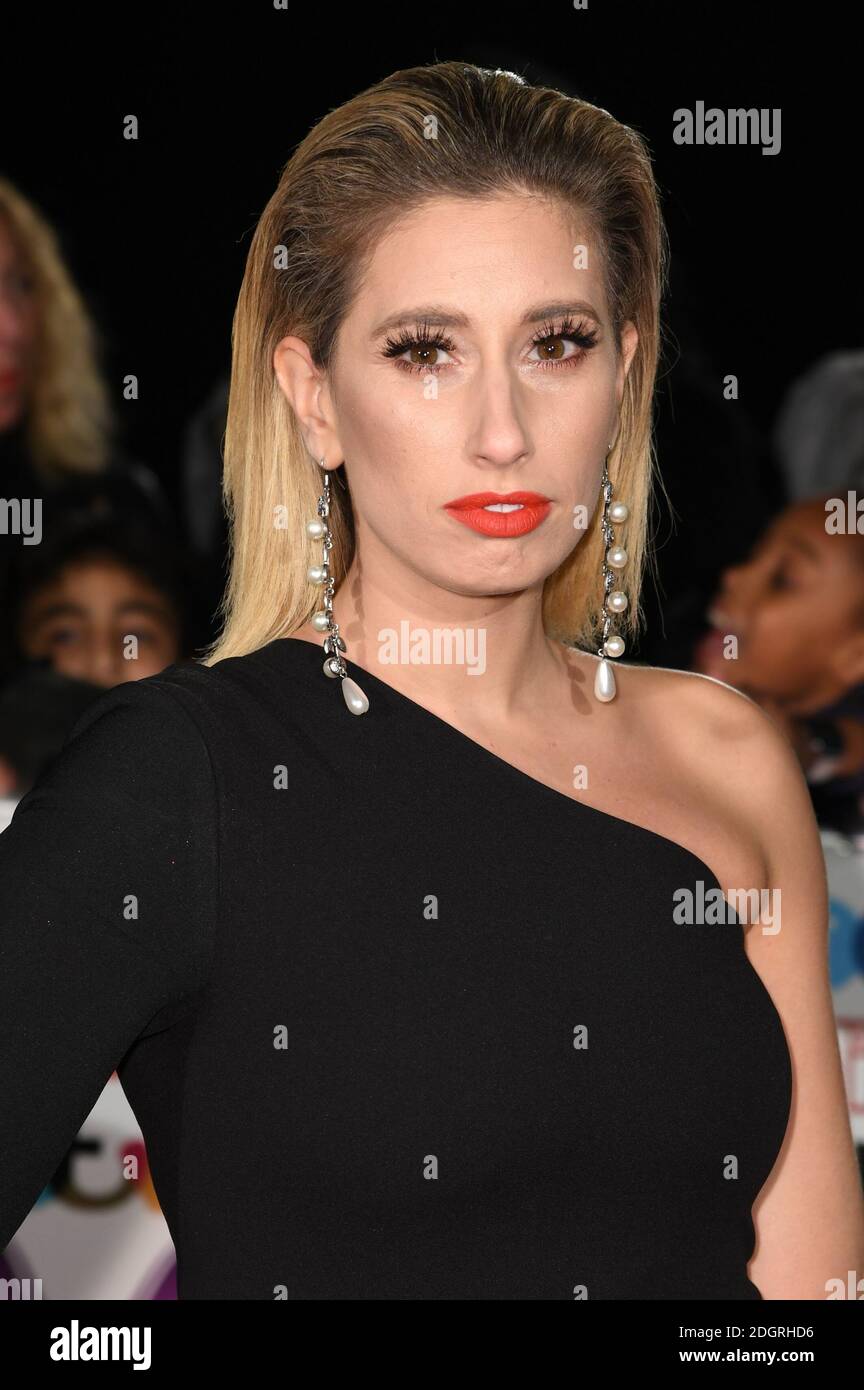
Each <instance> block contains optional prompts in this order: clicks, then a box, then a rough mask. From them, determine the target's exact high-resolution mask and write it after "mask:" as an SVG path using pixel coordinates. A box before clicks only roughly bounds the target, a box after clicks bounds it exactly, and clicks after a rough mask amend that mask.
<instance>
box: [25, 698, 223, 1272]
mask: <svg viewBox="0 0 864 1390" xmlns="http://www.w3.org/2000/svg"><path fill="white" fill-rule="evenodd" d="M215 891H216V846H215V801H214V795H213V778H212V770H211V768H210V761H209V756H208V754H207V750H206V747H205V745H204V743H203V741H202V738H201V735H200V733H199V732H198V727H197V724H196V723H195V721H194V720H193V719H192V718H191V717H190V716H189V715H188V714H187V713H186V712H185V710H184V708H183V706H182V704H181V703H180V698H179V697H178V696H177V695H176V694H175V693H173V691H172V690H170V689H169V688H168V686H167V684H166V683H165V681H164V673H163V676H162V677H152V678H150V679H149V680H146V681H138V682H131V683H129V684H127V685H121V686H116V687H115V688H114V689H113V690H111V691H109V692H106V694H105V695H103V696H100V697H99V698H98V699H97V700H96V702H95V704H94V705H92V706H89V707H88V709H87V710H86V711H85V713H84V715H82V716H81V718H80V719H79V720H78V722H77V724H76V725H75V728H74V729H73V731H72V735H71V736H70V739H69V740H68V741H67V744H66V746H65V748H64V750H63V751H62V753H61V754H60V756H59V758H57V759H56V760H55V762H54V764H53V765H52V766H51V767H50V768H49V769H48V770H47V771H46V772H45V773H43V775H42V776H41V777H40V779H39V781H38V782H37V784H36V786H35V787H34V788H33V789H32V790H31V791H30V792H28V793H27V795H26V796H25V797H24V798H23V799H22V800H21V802H20V803H19V805H18V806H17V807H16V809H15V814H14V815H13V818H12V821H11V823H10V825H9V826H8V827H7V829H6V830H5V831H3V833H2V834H0V1250H2V1249H3V1248H4V1247H5V1246H6V1245H7V1244H8V1242H9V1241H10V1240H11V1239H12V1237H13V1236H14V1235H15V1232H16V1231H17V1229H18V1227H19V1226H20V1224H21V1222H22V1221H23V1220H24V1219H25V1217H26V1216H27V1214H28V1213H29V1211H30V1209H31V1207H32V1206H33V1204H34V1203H35V1201H36V1199H37V1198H38V1196H39V1194H40V1193H41V1191H42V1190H43V1188H44V1187H45V1185H46V1184H47V1183H48V1182H49V1181H50V1179H51V1177H52V1176H53V1174H54V1172H55V1170H56V1168H57V1166H58V1165H59V1163H60V1161H61V1160H62V1158H63V1156H64V1154H65V1153H66V1151H67V1149H68V1148H69V1146H70V1144H71V1143H72V1142H73V1140H74V1138H75V1136H76V1134H77V1132H78V1130H79V1128H80V1126H81V1124H82V1123H83V1122H84V1120H85V1119H86V1118H87V1116H88V1114H89V1113H90V1110H91V1109H92V1107H93V1105H94V1104H95V1102H96V1100H97V1099H98V1097H99V1095H100V1093H101V1091H102V1088H103V1087H104V1086H105V1084H106V1082H107V1081H108V1080H109V1079H110V1077H111V1074H112V1072H113V1071H114V1069H115V1068H116V1066H117V1064H118V1063H119V1062H120V1061H121V1060H122V1058H123V1056H124V1054H125V1053H126V1051H127V1050H128V1048H129V1047H130V1045H131V1044H132V1043H133V1042H134V1041H135V1039H136V1038H137V1037H138V1036H139V1035H140V1034H141V1033H142V1032H144V1031H146V1029H147V1026H148V1024H149V1023H150V1022H151V1020H153V1019H154V1018H156V1016H157V1015H159V1014H162V1011H163V1010H165V1009H166V1006H170V1015H171V1017H173V1016H174V1013H175V1012H184V1011H185V1010H186V1008H187V1006H188V1007H191V1006H192V1005H193V1004H194V1001H195V997H196V991H198V990H199V989H200V987H201V986H202V985H203V983H204V982H205V979H206V974H207V962H208V958H209V931H210V927H211V921H212V918H213V915H214V913H215V906H214V894H215ZM159 1021H161V1022H163V1023H164V1022H165V1021H166V1019H165V1015H164V1014H163V1016H162V1019H161V1020H157V1022H159Z"/></svg>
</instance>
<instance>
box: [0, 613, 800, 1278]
mask: <svg viewBox="0 0 864 1390" xmlns="http://www.w3.org/2000/svg"><path fill="white" fill-rule="evenodd" d="M322 662H323V655H322V651H321V649H320V648H319V647H316V646H315V645H313V644H312V643H309V642H305V641H301V640H298V639H281V640H277V641H274V642H271V643H269V644H268V645H267V646H265V647H263V648H262V649H260V650H259V651H257V652H254V653H252V654H250V655H247V656H243V657H237V658H233V659H229V660H226V661H223V662H220V663H218V664H217V665H216V666H214V667H212V668H204V667H200V666H196V665H193V664H191V663H180V664H178V665H175V666H172V667H169V668H168V669H167V670H166V671H164V672H162V673H161V674H160V675H158V676H153V677H150V678H148V679H146V680H142V681H137V682H132V683H129V684H125V685H120V686H117V687H115V688H114V689H113V690H111V691H108V692H106V693H105V694H104V695H103V696H100V697H99V698H98V699H97V701H96V703H95V704H94V705H93V706H91V707H89V708H88V710H87V711H86V712H85V714H84V715H83V716H82V717H81V718H80V719H79V721H78V724H77V725H76V726H75V730H74V731H73V735H72V737H71V738H70V740H69V741H68V742H67V744H66V747H65V749H64V750H63V752H62V754H61V755H60V757H59V759H58V760H57V761H56V762H55V763H54V765H53V766H52V767H51V768H50V769H49V770H48V771H47V772H46V773H44V774H43V776H42V777H41V778H40V780H39V782H38V783H37V785H36V786H35V787H34V788H33V789H32V791H30V792H29V793H28V794H27V795H26V796H25V797H24V798H23V800H22V801H21V802H20V803H19V805H18V807H17V808H16V811H15V814H14V816H13V819H12V822H11V824H10V826H9V827H8V829H7V830H6V831H5V832H3V834H2V835H0V964H2V969H0V1019H2V1026H0V1096H2V1105H0V1249H2V1248H3V1247H4V1246H5V1245H6V1244H7V1243H8V1241H9V1240H10V1239H11V1238H12V1237H13V1236H14V1234H15V1231H16V1230H17V1228H18V1226H19V1224H20V1223H21V1222H22V1221H23V1219H24V1218H25V1216H26V1215H27V1213H28V1211H29V1209H30V1207H31V1206H32V1204H33V1203H34V1202H35V1201H36V1199H37V1197H38V1196H39V1194H40V1192H41V1190H42V1189H43V1187H44V1186H45V1185H46V1184H47V1183H48V1182H49V1180H50V1178H51V1176H52V1174H53V1172H54V1171H55V1168H56V1166H57V1165H58V1163H59V1162H60V1161H61V1159H62V1158H63V1156H64V1154H65V1152H66V1150H67V1149H68V1146H69V1145H70V1144H71V1142H72V1140H73V1139H74V1137H75V1135H76V1133H77V1130H78V1128H79V1127H80V1125H81V1124H82V1122H83V1121H84V1120H85V1118H86V1117H87V1115H88V1113H89V1111H90V1109H91V1107H92V1106H93V1104H94V1103H95V1101H96V1099H97V1097H98V1095H99V1093H100V1091H101V1089H102V1087H103V1085H104V1084H105V1082H106V1081H107V1080H108V1078H109V1076H110V1075H111V1073H112V1071H113V1070H114V1069H115V1068H116V1069H117V1071H118V1073H119V1076H120V1079H121V1081H122V1084H123V1087H124V1090H125V1092H126V1094H127V1096H128V1098H129V1100H130V1102H131V1104H132V1106H133V1109H134V1110H135V1113H136V1115H137V1117H138V1120H139V1123H140V1125H141V1128H142V1131H143V1134H144V1138H145V1141H146V1146H147V1155H148V1159H149V1163H150V1168H151V1173H152V1177H153V1180H154V1183H155V1186H156V1191H157V1195H158V1197H159V1201H160V1204H161V1206H162V1210H163V1212H164V1214H165V1217H166V1220H167V1222H168V1225H169V1229H170V1232H171V1236H172V1239H173V1241H174V1244H175V1247H176V1251H177V1259H178V1294H179V1297H180V1298H182V1299H272V1300H278V1299H283V1298H286V1299H308V1300H312V1299H314V1300H318V1299H352V1300H353V1299H454V1300H469V1299H471V1300H473V1299H575V1300H580V1299H583V1298H587V1299H705V1300H710V1299H745V1300H750V1299H758V1298H760V1297H761V1295H760V1292H759V1290H758V1289H757V1288H756V1286H755V1285H754V1283H752V1282H751V1281H750V1280H749V1279H748V1276H747V1262H748V1260H749V1259H750V1257H751V1255H752V1252H753V1247H754V1227H753V1222H752V1216H751V1208H752V1205H753V1202H754V1200H755V1198H756V1197H757V1195H758V1193H759V1191H760V1189H761V1188H762V1186H763V1185H764V1183H765V1181H766V1179H767V1178H768V1176H769V1174H770V1172H771V1169H772V1167H773V1165H774V1162H775V1159H776V1157H777V1154H778V1152H779V1150H780V1147H781V1144H782V1141H783V1137H784V1134H785V1130H786V1125H787V1121H788V1117H789V1109H790V1103H791V1085H792V1078H791V1064H790V1057H789V1052H788V1049H787V1044H786V1039H785V1036H784V1031H783V1027H782V1024H781V1021H780V1018H779V1015H778V1013H777V1010H776V1009H775V1007H774V1004H773V1002H772V1000H771V997H770V995H769V994H768V992H767V990H766V989H765V987H764V985H763V983H762V981H761V979H760V978H759V976H758V974H757V973H756V971H755V970H754V969H753V967H752V966H751V964H750V963H749V961H748V958H747V955H746V952H745V949H744V939H743V928H742V926H741V924H740V923H739V922H738V921H737V920H736V919H735V917H734V914H732V913H730V915H729V919H727V920H725V921H723V922H722V923H719V924H717V923H709V922H707V921H706V922H702V923H693V922H689V923H687V922H682V921H681V916H682V914H681V911H680V903H681V900H682V890H684V891H686V890H691V891H692V892H693V893H694V894H697V895H698V894H699V893H700V892H702V893H707V892H709V891H710V890H711V889H717V888H719V884H718V882H717V879H716V878H715V877H714V875H713V874H712V873H711V871H710V869H709V868H708V867H707V865H706V864H705V863H704V862H703V861H702V860H701V859H699V858H698V857H697V856H696V855H694V854H693V853H691V852H690V851H689V850H687V849H685V848H684V847H683V846H682V845H680V844H678V843H676V842H674V841H672V840H670V839H667V838H666V837H664V836H662V835H660V834H657V833H655V832H653V831H651V830H648V829H646V828H644V827H640V826H637V825H635V824H632V823H630V822H628V821H626V820H622V819H620V818H618V817H616V816H614V815H611V814H609V813H606V812H603V811H599V810H597V809H594V808H592V807H590V806H588V805H587V804H586V803H584V802H580V801H579V800H577V799H575V798H571V797H569V796H566V795H564V794H563V793H561V792H557V791H555V790H553V789H552V788H550V787H548V786H546V785H544V784H543V783H541V782H538V781H536V780H534V779H533V778H532V777H530V776H529V775H528V774H526V773H523V772H521V771H520V770H518V769H516V768H514V767H513V766H511V765H510V764H509V763H507V762H506V761H504V760H503V759H502V758H500V757H498V756H497V755H496V754H493V753H491V752H490V751H489V750H487V749H485V748H483V747H482V746H481V745H480V744H478V743H476V742H474V741H473V740H472V739H471V738H469V737H468V736H467V735H465V734H462V733H460V732H459V731H458V730H456V729H455V728H453V727H452V726H451V725H449V724H448V723H446V722H445V721H444V720H442V719H441V718H439V717H438V716H436V715H434V714H432V713H431V712H429V711H428V710H426V709H424V708H423V707H422V706H420V705H419V704H417V703H415V702H414V701H412V700H411V699H409V698H408V697H407V696H404V695H402V694H401V693H399V692H397V691H396V690H394V689H393V688H392V687H391V686H389V685H387V684H386V683H385V682H384V681H382V680H380V679H379V678H377V677H376V676H374V675H372V674H370V673H369V672H366V671H364V670H362V668H360V667H357V666H356V664H354V663H350V669H351V671H352V673H353V674H354V675H355V676H356V677H357V680H358V682H359V683H360V684H361V685H362V686H363V688H364V689H365V691H366V694H367V695H368V696H369V699H370V706H371V707H370V709H369V711H368V713H366V714H364V715H362V716H361V717H359V718H358V717H355V716H354V715H352V714H351V713H350V712H349V711H348V710H347V709H346V707H345V704H344V702H343V700H342V697H341V692H340V690H339V686H338V682H334V681H331V680H328V679H326V677H325V676H324V675H323V673H322ZM575 762H578V757H577V756H575V755H574V763H575ZM700 884H701V887H700ZM752 929H753V930H758V927H754V928H752Z"/></svg>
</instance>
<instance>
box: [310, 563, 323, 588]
mask: <svg viewBox="0 0 864 1390" xmlns="http://www.w3.org/2000/svg"><path fill="white" fill-rule="evenodd" d="M306 573H307V575H308V577H309V582H310V583H311V584H324V583H326V581H327V574H326V571H325V569H324V567H323V565H310V566H309V568H308V570H307V571H306Z"/></svg>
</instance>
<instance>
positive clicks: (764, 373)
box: [0, 0, 862, 665]
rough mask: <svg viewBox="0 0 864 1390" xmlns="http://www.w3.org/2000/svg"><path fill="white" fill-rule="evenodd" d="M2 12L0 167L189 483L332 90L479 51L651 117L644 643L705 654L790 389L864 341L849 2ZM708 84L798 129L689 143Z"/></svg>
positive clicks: (760, 494) (165, 453)
mask: <svg viewBox="0 0 864 1390" xmlns="http://www.w3.org/2000/svg"><path fill="white" fill-rule="evenodd" d="M3 27H4V31H5V36H6V38H7V45H6V51H5V54H4V56H3V57H2V60H0V62H2V84H0V86H2V96H0V117H2V132H3V136H2V144H0V170H2V172H3V173H4V174H5V175H7V176H8V177H9V178H11V179H12V180H13V181H14V182H15V183H16V184H17V185H18V186H19V188H20V189H21V191H22V192H23V193H24V194H25V195H26V196H28V197H29V198H31V199H33V200H34V201H35V202H36V204H37V205H38V206H39V207H40V208H41V209H42V211H43V212H44V213H45V214H46V216H47V217H48V218H49V219H50V220H51V221H52V223H53V224H54V225H55V227H56V228H57V230H58V232H59V234H60V238H61V244H62V247H63V250H64V253H65V255H66V258H67V260H68V263H69V265H70V268H71V271H72V274H73V276H74V278H75V279H76V281H77V283H78V285H79V287H80V288H81V289H82V291H83V292H84V294H85V296H86V298H87V301H88V303H89V305H90V308H91V311H92V313H93V315H94V317H95V319H96V322H97V324H98V326H99V328H100V331H101V334H102V337H103V341H104V353H103V361H104V364H105V368H106V370H107V373H108V376H109V379H110V380H111V382H112V383H113V384H114V388H115V400H116V403H117V411H118V414H119V416H120V421H121V428H122V442H123V445H124V448H125V449H127V450H128V452H129V453H130V454H131V455H132V456H133V457H135V458H138V459H141V460H142V461H144V462H146V463H148V464H150V465H151V466H152V467H153V468H154V469H155V470H156V471H157V472H158V473H159V475H160V477H161V478H162V479H163V481H164V483H165V486H166V488H167V489H168V491H169V494H170V495H172V496H176V495H177V492H178V465H179V457H180V448H181V442H182V435H183V430H184V427H185V425H186V423H187V420H188V418H189V416H190V414H191V413H192V412H193V411H194V410H195V409H197V408H198V407H199V406H200V405H201V403H202V402H203V400H204V398H205V397H206V395H207V394H208V392H209V390H210V389H211V387H212V386H213V384H214V382H215V380H216V378H217V377H218V376H220V375H221V374H225V373H227V371H228V369H229V364H230V330H231V318H232V314H233V309H234V304H235V301H236V296H237V292H238V289H239V285H240V280H241V277H242V273H243V267H244V262H245V257H246V254H247V250H248V246H249V242H250V239H251V235H252V232H253V230H254V226H255V223H256V220H257V218H258V216H259V214H260V212H261V210H262V209H263V207H264V205H265V203H266V202H267V200H268V198H269V197H270V195H271V193H272V191H273V189H274V188H275V186H276V183H277V180H278V177H279V173H280V170H281V168H282V166H283V165H284V163H285V162H286V160H287V159H288V158H289V156H290V154H291V151H292V149H293V148H294V146H295V144H296V143H297V142H298V141H299V140H300V139H302V137H303V136H304V135H305V134H306V132H307V131H308V129H309V128H310V127H311V126H312V125H313V124H314V123H315V122H316V120H317V119H318V118H319V117H320V116H321V115H323V114H324V112H325V111H326V110H328V109H330V108H331V107H332V106H335V105H338V104H339V103H340V102H341V101H343V100H345V99H346V98H348V97H349V96H351V95H352V94H354V93H356V92H358V91H360V90H362V89H363V88H364V87H366V86H368V85H370V84H372V83H373V82H375V81H377V80H378V79H380V78H381V77H384V76H386V75H387V74H388V73H390V72H392V71H393V70H395V69H397V68H403V67H409V66H412V65H414V64H418V63H426V62H434V61H436V60H441V59H453V58H465V59H467V60H469V61H472V62H476V63H479V64H481V65H484V66H492V67H496V66H500V67H506V68H510V69H512V70H514V71H517V72H519V73H521V74H523V75H524V76H525V77H526V78H527V79H528V80H529V81H535V82H541V83H548V84H550V85H554V86H558V87H560V88H561V89H562V90H564V91H567V92H569V93H571V94H574V95H579V96H583V97H585V98H587V99H588V100H590V101H593V102H595V103H596V104H598V105H600V106H603V107H605V108H607V109H608V110H610V111H611V112H612V113H613V114H614V115H615V116H617V117H618V118H619V119H620V120H622V121H624V122H626V123H627V124H630V125H632V126H634V127H635V128H636V129H638V130H639V131H640V133H642V135H643V136H644V137H645V138H646V140H647V142H648V145H649V148H650V150H651V153H652V157H653V159H654V166H655V171H656V176H657V179H658V183H659V185H660V190H661V196H662V201H663V208H664V214H665V217H666V221H667V226H668V230H669V235H670V240H671V251H672V265H671V283H670V294H669V297H668V301H667V306H666V325H667V327H666V332H667V338H668V346H667V352H666V362H665V364H664V368H663V373H662V376H661V381H660V385H659V390H658V449H659V455H660V462H661V465H662V468H663V473H664V478H665V480H666V486H667V488H668V490H669V492H670V494H671V499H672V503H673V506H674V509H675V514H674V516H673V515H670V512H669V509H668V507H667V505H666V503H665V501H664V500H663V499H662V498H661V499H659V501H658V509H657V515H656V518H655V536H656V545H657V553H658V563H659V567H660V577H661V590H660V597H659V600H658V598H657V596H656V595H655V594H653V593H652V590H653V585H652V584H651V582H650V581H649V583H648V588H647V592H646V595H645V600H646V604H647V606H648V609H649V615H650V628H649V633H648V636H647V639H646V641H645V643H644V646H643V654H644V655H646V656H647V657H648V658H649V659H655V660H666V661H667V662H668V663H669V664H676V665H677V664H687V663H686V655H684V659H683V660H682V654H684V651H685V649H684V645H683V644H684V642H685V641H686V640H689V636H690V633H691V630H692V628H693V625H694V622H695V621H696V617H695V615H696V614H698V613H699V612H701V608H702V607H703V606H704V601H705V599H706V597H707V595H709V594H710V591H711V588H712V586H713V583H714V580H715V578H716V574H717V572H718V570H719V568H720V567H721V566H722V565H723V564H725V563H727V562H729V561H731V560H734V559H735V558H737V557H738V555H740V554H743V553H744V551H745V550H746V549H747V547H748V546H749V544H750V541H751V540H752V538H753V537H754V536H755V534H756V533H757V532H758V531H759V529H761V526H762V524H763V523H764V521H765V519H766V518H767V516H768V515H770V514H771V512H772V511H773V510H776V508H777V507H778V505H779V503H780V500H781V498H782V484H781V481H780V479H779V477H778V474H777V469H776V466H775V461H774V460H773V459H772V456H771V449H770V429H771V425H772V422H773V419H774V417H775V413H776V410H777V407H778V405H779V402H780V400H781V398H782V395H783V392H784V390H785V388H786V387H787V386H788V384H789V383H790V382H791V380H792V379H793V378H794V377H795V376H796V375H797V374H798V373H799V372H801V371H802V370H804V369H805V368H806V367H807V366H809V365H810V364H811V363H812V362H814V361H815V360H816V359H817V358H818V357H819V356H821V355H822V354H823V353H825V352H827V351H831V350H835V349H839V348H853V347H856V346H857V345H858V344H859V343H860V341H861V332H860V311H861V305H862V299H861V293H860V288H859V256H860V249H861V229H860V220H859V217H858V215H857V214H856V213H855V212H854V211H853V209H854V207H855V206H856V205H857V204H858V203H859V202H860V192H859V187H858V185H859V182H860V172H861V157H860V140H859V135H858V131H859V125H860V113H859V110H858V105H859V92H860V86H861V79H860V73H859V72H858V71H857V70H856V64H857V60H856V57H855V45H854V44H853V42H852V38H851V32H850V21H848V20H846V19H845V18H844V10H843V9H842V7H841V6H840V5H837V4H821V5H819V6H818V7H815V8H813V9H807V10H802V11H799V12H797V13H796V12H795V11H794V10H790V8H789V7H787V6H781V5H775V4H762V5H758V4H756V5H747V6H744V5H734V4H723V5H721V4H705V3H700V4H689V5H687V4H659V3H654V4H652V3H641V4H636V3H607V4H603V3H600V2H599V0H590V8H589V9H588V10H586V11H579V10H575V9H574V8H573V7H572V5H569V4H567V3H563V2H562V3H551V4H545V5H532V6H518V7H514V8H513V9H509V8H507V7H504V6H500V5H492V4H488V5H487V4H470V5H467V4H455V5H451V4H434V5H431V6H430V5H416V6H406V5H372V6H357V7H354V8H350V9H338V10H334V9H331V8H329V7H324V6H300V5H294V4H292V5H290V7H289V8H288V9H287V10H275V9H274V8H273V7H272V4H271V3H269V2H268V0H260V3H249V0H245V3H236V2H235V3H228V4H224V5H222V6H221V7H220V8H219V9H218V10H217V9H216V8H215V7H211V6H207V5H195V6H192V5H190V6H181V7H179V8H178V7H175V6H170V7H169V6H168V5H162V6H159V5H151V6H149V7H147V8H145V7H140V6H122V7H121V6H116V7H114V8H113V9H112V8H109V7H107V6H106V7H104V8H103V7H101V6H84V7H65V6H64V7H61V6H53V7H52V6H50V5H48V6H41V7H39V9H38V10H37V11H36V12H35V13H34V14H33V16H32V17H31V18H30V19H28V20H25V19H24V18H22V17H18V18H16V19H11V18H10V17H9V16H8V15H7V18H6V19H5V20H4V25H3ZM698 100H702V101H704V102H705V104H706V106H717V107H720V108H723V109H724V110H725V109H727V108H730V107H739V106H743V107H757V108H762V107H767V108H773V107H780V108H781V110H782V127H781V130H782V148H781V151H780V153H779V154H778V155H763V154H762V152H761V148H760V147H759V146H732V145H727V146H707V145H706V146H695V145H694V146H677V145H675V144H673V141H672V128H673V122H672V115H673V112H674V110H675V109H676V107H678V106H685V107H689V108H691V109H692V108H694V107H695V104H696V102H697V101H698ZM129 113H134V114H135V115H137V116H138V118H139V122H140V131H139V139H138V140H137V141H127V140H124V139H123V134H122V131H123V117H124V116H125V115H127V114H129ZM127 372H134V373H136V374H137V375H138V377H139V384H140V392H141V396H140V399H139V400H138V401H136V402H125V401H123V399H122V377H123V375H124V374H125V373H127ZM728 372H732V373H735V374H736V375H737V376H738V378H739V385H740V401H739V402H738V403H735V404H733V403H728V402H724V401H723V399H722V378H723V376H724V375H725V374H726V373H728ZM661 613H662V616H661ZM676 643H677V646H676Z"/></svg>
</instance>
